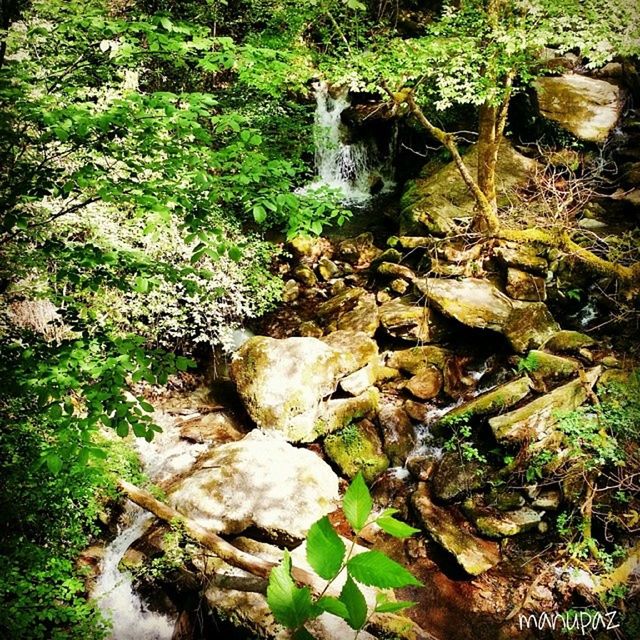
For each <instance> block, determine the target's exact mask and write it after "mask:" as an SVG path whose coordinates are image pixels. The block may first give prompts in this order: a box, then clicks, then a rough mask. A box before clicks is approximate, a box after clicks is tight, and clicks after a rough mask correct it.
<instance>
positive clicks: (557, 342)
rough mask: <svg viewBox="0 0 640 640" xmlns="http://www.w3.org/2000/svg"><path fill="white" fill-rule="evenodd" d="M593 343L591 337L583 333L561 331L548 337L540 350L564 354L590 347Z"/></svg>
mask: <svg viewBox="0 0 640 640" xmlns="http://www.w3.org/2000/svg"><path fill="white" fill-rule="evenodd" d="M595 343H596V341H595V340H594V339H593V338H592V337H591V336H588V335H586V334H584V333H580V332H579V331H570V330H568V329H562V330H560V331H556V333H554V334H553V335H551V336H549V339H548V340H547V341H546V342H545V343H544V344H543V345H542V348H543V349H547V350H548V351H551V352H553V353H565V352H571V351H578V350H580V349H584V348H585V347H591V346H593V345H594V344H595Z"/></svg>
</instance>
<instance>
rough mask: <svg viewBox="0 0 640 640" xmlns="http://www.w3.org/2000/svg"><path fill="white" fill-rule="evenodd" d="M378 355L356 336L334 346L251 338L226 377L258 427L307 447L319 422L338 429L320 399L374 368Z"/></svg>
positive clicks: (364, 338) (343, 336)
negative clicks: (349, 378) (353, 376)
mask: <svg viewBox="0 0 640 640" xmlns="http://www.w3.org/2000/svg"><path fill="white" fill-rule="evenodd" d="M334 335H336V334H334ZM377 351H378V349H377V345H376V344H375V342H373V341H372V340H371V339H370V338H368V337H367V336H366V335H364V334H361V333H349V332H338V334H337V335H336V337H334V338H333V344H332V341H331V340H329V339H327V341H326V342H325V341H321V340H318V339H316V338H286V339H282V340H277V339H275V338H268V337H265V336H255V337H253V338H251V339H249V340H248V341H247V342H246V343H245V344H244V345H243V346H242V347H241V348H240V349H238V351H237V352H236V356H235V358H234V360H233V362H232V363H231V367H230V374H231V378H232V380H233V381H234V382H235V384H236V387H237V389H238V393H239V395H240V397H241V399H242V401H243V403H244V405H245V407H246V409H247V412H248V413H249V415H250V416H251V418H252V419H253V420H254V421H255V423H256V424H257V425H258V426H259V427H261V428H262V429H264V430H266V431H277V432H279V433H280V434H282V435H283V436H284V437H285V438H286V439H287V440H289V441H290V442H311V441H313V440H315V439H316V438H317V437H318V435H320V433H319V432H318V431H317V424H318V421H319V420H320V419H322V421H323V424H324V425H325V427H326V425H330V428H337V427H339V426H342V425H340V424H338V423H336V420H337V417H336V416H337V415H338V413H336V411H334V410H333V409H331V408H330V407H329V406H328V403H327V402H326V401H325V398H327V397H328V396H329V395H331V394H332V393H333V392H334V391H335V390H336V388H337V386H338V383H339V382H340V380H341V379H342V378H344V377H345V376H347V375H348V374H350V373H352V372H353V371H356V370H357V369H360V368H362V367H363V366H365V365H366V364H368V363H369V362H376V361H377ZM341 410H342V409H341ZM350 410H351V409H349V411H350ZM358 410H360V408H358ZM349 411H346V413H349ZM325 432H326V429H323V431H322V433H325Z"/></svg>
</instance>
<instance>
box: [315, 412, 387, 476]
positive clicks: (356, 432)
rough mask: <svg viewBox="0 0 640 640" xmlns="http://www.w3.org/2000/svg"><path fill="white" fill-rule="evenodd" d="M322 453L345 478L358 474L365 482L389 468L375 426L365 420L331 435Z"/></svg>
mask: <svg viewBox="0 0 640 640" xmlns="http://www.w3.org/2000/svg"><path fill="white" fill-rule="evenodd" d="M324 450H325V451H326V453H327V455H328V456H329V458H331V460H333V462H335V464H336V465H337V466H338V468H339V469H340V470H341V471H342V473H344V475H346V476H347V477H348V478H353V477H354V476H355V475H356V474H357V473H358V471H362V475H363V476H364V479H365V480H366V481H367V482H372V481H373V479H374V478H375V477H376V476H377V475H378V474H380V473H382V472H383V471H385V470H386V469H387V467H388V466H389V459H388V458H387V456H386V455H385V454H384V452H383V451H382V442H381V441H380V437H379V436H378V433H377V431H376V428H375V426H374V425H373V423H372V422H370V421H369V420H362V421H361V422H359V423H358V424H350V425H348V426H347V427H345V428H344V429H341V430H340V431H337V432H336V433H332V434H331V435H329V436H327V437H326V438H325V440H324Z"/></svg>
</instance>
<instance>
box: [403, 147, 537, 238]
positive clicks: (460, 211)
mask: <svg viewBox="0 0 640 640" xmlns="http://www.w3.org/2000/svg"><path fill="white" fill-rule="evenodd" d="M463 161H464V163H465V165H466V166H467V167H468V168H469V170H470V171H471V174H472V175H476V173H477V167H478V150H477V145H474V146H473V147H472V148H471V150H470V151H469V152H467V153H466V154H465V155H464V158H463ZM536 166H537V163H536V161H535V160H531V159H530V158H527V157H526V156H523V155H522V154H520V153H518V152H517V151H516V150H515V149H514V148H513V147H512V146H511V144H510V143H509V142H508V141H507V140H506V139H503V140H502V142H501V145H500V153H499V154H498V165H497V168H496V188H497V193H498V205H499V206H500V205H502V204H507V203H508V202H509V200H510V198H512V197H513V193H514V192H516V191H517V188H518V187H522V186H524V185H525V184H526V183H527V182H528V181H529V179H530V177H531V176H532V175H533V173H534V172H535V169H536ZM474 206H475V201H474V199H473V197H472V196H471V194H470V193H469V190H468V189H467V186H466V185H465V183H464V182H463V180H462V177H461V176H460V173H459V171H458V168H457V167H456V166H455V163H453V162H450V163H449V164H447V165H445V166H444V167H439V168H437V170H435V171H434V165H433V163H429V164H428V165H427V166H426V167H425V168H424V169H423V171H422V173H421V175H420V177H418V178H417V179H415V180H409V181H408V182H407V184H406V186H405V190H404V193H403V195H402V199H401V202H400V207H401V213H400V233H401V235H403V236H406V235H409V236H411V235H414V236H420V235H421V234H424V233H429V234H434V235H447V234H448V233H450V232H451V231H452V230H453V229H455V219H457V218H470V217H472V216H473V211H474ZM423 242H424V240H423Z"/></svg>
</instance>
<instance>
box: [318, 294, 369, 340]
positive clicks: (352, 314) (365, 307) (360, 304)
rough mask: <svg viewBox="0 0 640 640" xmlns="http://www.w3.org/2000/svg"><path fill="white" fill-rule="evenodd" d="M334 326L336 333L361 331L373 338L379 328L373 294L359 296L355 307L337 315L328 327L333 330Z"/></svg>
mask: <svg viewBox="0 0 640 640" xmlns="http://www.w3.org/2000/svg"><path fill="white" fill-rule="evenodd" d="M334 324H335V328H336V329H337V330H338V331H361V332H362V333H366V334H367V335H368V336H373V334H374V333H375V332H376V331H377V330H378V327H379V326H380V320H379V317H378V305H377V304H376V298H375V296H374V295H373V293H365V294H364V295H362V296H360V298H358V301H357V302H356V306H355V307H354V308H353V309H351V311H345V312H344V313H342V314H340V315H338V316H337V319H336V320H335V321H334V322H332V323H330V324H329V327H330V328H332V329H333V325H334Z"/></svg>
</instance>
